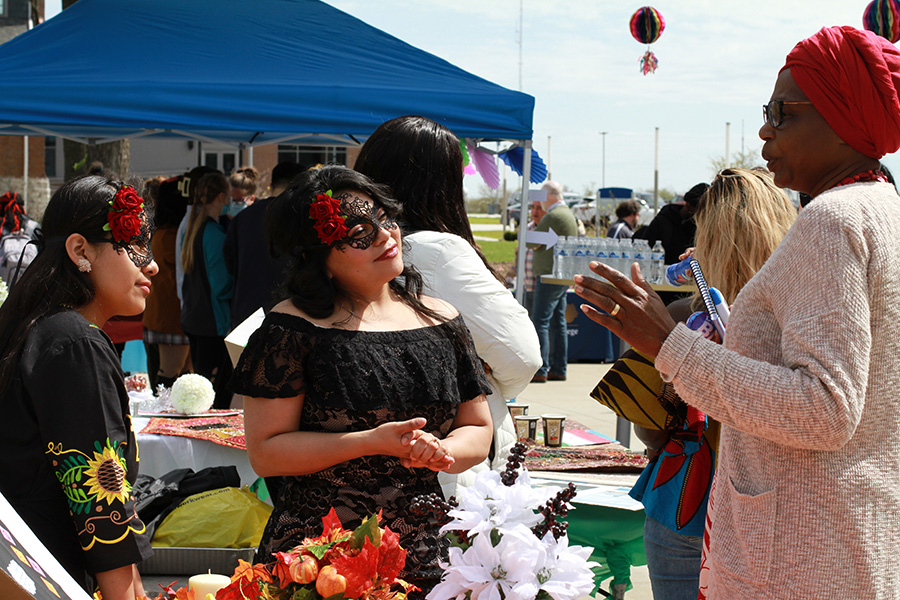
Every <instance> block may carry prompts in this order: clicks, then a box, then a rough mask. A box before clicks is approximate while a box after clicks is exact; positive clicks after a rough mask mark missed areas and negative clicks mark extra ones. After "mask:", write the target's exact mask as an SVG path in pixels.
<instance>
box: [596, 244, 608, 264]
mask: <svg viewBox="0 0 900 600" xmlns="http://www.w3.org/2000/svg"><path fill="white" fill-rule="evenodd" d="M595 258H596V259H597V262H601V263H603V264H604V265H608V264H609V238H597V252H596V256H595Z"/></svg>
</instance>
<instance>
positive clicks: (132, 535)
mask: <svg viewBox="0 0 900 600" xmlns="http://www.w3.org/2000/svg"><path fill="white" fill-rule="evenodd" d="M151 223H152V217H151V216H150V215H148V214H147V211H146V210H145V207H144V203H143V199H142V198H141V197H140V196H138V195H137V193H136V192H135V190H134V188H132V187H130V186H127V185H124V184H123V183H122V182H120V181H114V180H110V179H108V178H107V177H105V176H86V177H81V178H79V179H74V180H72V181H69V182H67V183H66V184H65V185H63V186H62V187H61V188H60V189H59V190H57V191H56V193H55V194H54V195H53V197H52V198H51V199H50V203H49V204H48V205H47V209H46V211H45V212H44V218H43V222H42V229H43V240H44V242H43V248H41V249H40V251H39V253H38V255H37V257H36V258H35V259H34V261H33V262H32V263H31V265H30V266H29V267H28V270H27V271H25V273H24V274H23V275H22V278H21V279H20V280H19V282H18V283H17V284H16V285H15V286H14V287H13V288H12V289H11V290H10V293H9V297H8V298H7V299H6V301H5V302H4V303H3V306H2V307H0V397H2V398H3V415H4V418H5V419H7V420H8V423H10V426H8V427H6V428H5V430H4V433H3V435H2V436H0V492H2V493H3V496H4V497H5V498H6V499H7V500H8V501H9V502H10V504H11V505H12V506H13V508H15V509H16V512H17V513H18V514H19V515H20V516H21V517H22V519H23V520H24V521H25V522H26V523H27V524H28V526H29V527H30V528H31V530H32V531H33V532H34V534H35V535H36V536H37V538H38V539H39V540H40V541H41V542H42V543H43V544H44V546H46V547H47V549H48V550H49V551H50V553H51V554H52V555H53V556H54V557H55V558H56V559H57V560H58V561H59V562H60V563H61V564H62V566H63V567H64V568H65V569H66V571H68V572H69V574H70V575H72V577H73V578H74V579H75V580H76V581H77V582H78V583H79V584H81V585H82V586H83V587H84V588H85V590H86V591H87V592H88V593H91V594H92V593H93V592H94V591H95V590H96V589H99V591H100V592H101V593H102V595H103V598H104V599H105V600H134V598H135V597H136V596H143V595H144V589H143V585H142V584H141V578H140V575H139V574H138V572H137V569H136V567H135V564H136V563H139V562H141V561H142V560H144V559H147V558H149V557H150V556H151V555H152V550H151V548H150V540H149V539H148V537H147V536H146V535H145V527H144V524H143V522H141V520H140V518H139V517H138V516H137V513H136V512H135V507H134V497H133V494H132V485H133V484H134V481H135V479H136V478H137V474H138V473H137V471H138V461H137V446H136V441H135V435H134V430H133V429H132V425H131V415H130V414H129V408H128V407H129V402H128V394H127V392H126V391H125V381H124V375H123V373H122V367H121V365H120V363H119V358H118V356H117V354H116V351H115V349H114V348H113V345H112V342H111V341H110V339H109V337H107V335H106V334H105V333H104V332H103V331H102V329H101V328H102V327H103V325H104V323H106V322H107V321H108V320H109V319H110V317H112V316H114V315H124V316H130V315H137V314H140V313H141V312H142V311H143V310H144V306H145V301H146V298H147V296H148V295H149V294H150V287H151V284H150V278H151V277H153V275H155V274H156V272H157V265H156V262H155V261H154V260H153V254H152V253H151V252H150V233H151Z"/></svg>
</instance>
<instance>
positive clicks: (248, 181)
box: [226, 167, 259, 217]
mask: <svg viewBox="0 0 900 600" xmlns="http://www.w3.org/2000/svg"><path fill="white" fill-rule="evenodd" d="M228 183H229V184H231V204H230V205H229V206H228V208H227V209H226V210H227V212H228V215H229V216H230V217H234V216H235V215H236V214H238V213H239V212H241V211H242V210H244V209H245V208H247V207H248V206H250V205H251V204H253V203H254V202H255V201H256V188H257V187H258V186H259V171H257V170H256V169H255V168H254V167H241V168H240V169H238V170H236V171H235V172H234V173H232V174H231V177H229V178H228Z"/></svg>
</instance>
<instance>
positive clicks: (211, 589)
mask: <svg viewBox="0 0 900 600" xmlns="http://www.w3.org/2000/svg"><path fill="white" fill-rule="evenodd" d="M229 583H231V578H230V577H227V576H225V575H216V574H215V573H207V574H206V575H194V576H193V577H191V578H190V579H188V588H190V589H192V590H194V599H195V600H206V595H207V594H212V597H213V598H215V597H216V592H218V591H219V590H221V589H222V588H223V587H225V586H226V585H228V584H229Z"/></svg>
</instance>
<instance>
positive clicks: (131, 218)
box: [109, 211, 141, 242]
mask: <svg viewBox="0 0 900 600" xmlns="http://www.w3.org/2000/svg"><path fill="white" fill-rule="evenodd" d="M109 226H110V231H112V236H113V239H114V240H116V241H117V242H128V241H130V240H131V238H133V237H135V236H137V235H140V233H141V217H140V213H135V212H125V211H123V212H115V211H110V213H109Z"/></svg>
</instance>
